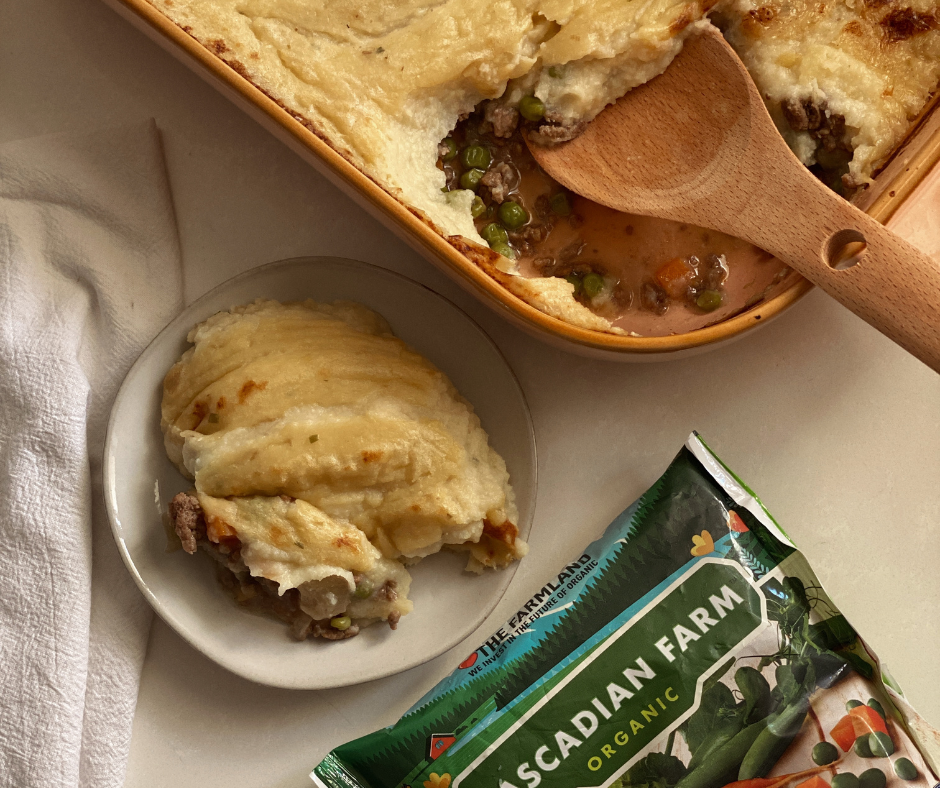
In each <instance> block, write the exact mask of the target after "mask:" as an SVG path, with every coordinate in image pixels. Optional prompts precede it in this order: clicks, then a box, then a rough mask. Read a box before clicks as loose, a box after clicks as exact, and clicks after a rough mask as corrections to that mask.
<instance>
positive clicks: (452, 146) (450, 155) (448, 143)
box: [441, 137, 457, 161]
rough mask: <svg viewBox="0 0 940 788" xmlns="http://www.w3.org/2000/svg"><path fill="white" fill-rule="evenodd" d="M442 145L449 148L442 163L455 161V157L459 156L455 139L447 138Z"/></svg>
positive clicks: (442, 157) (442, 158)
mask: <svg viewBox="0 0 940 788" xmlns="http://www.w3.org/2000/svg"><path fill="white" fill-rule="evenodd" d="M441 145H443V146H444V147H445V148H447V153H445V154H444V155H443V156H441V161H453V160H454V157H455V156H456V155H457V143H456V142H454V138H453V137H445V138H444V140H443V141H442V142H441Z"/></svg>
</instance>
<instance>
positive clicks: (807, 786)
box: [796, 774, 829, 788]
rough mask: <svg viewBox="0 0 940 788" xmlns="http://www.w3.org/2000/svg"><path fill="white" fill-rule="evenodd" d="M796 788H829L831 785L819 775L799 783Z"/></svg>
mask: <svg viewBox="0 0 940 788" xmlns="http://www.w3.org/2000/svg"><path fill="white" fill-rule="evenodd" d="M796 788H829V783H827V782H826V781H825V780H824V779H823V778H822V777H820V776H819V775H818V774H817V775H816V776H815V777H810V778H809V779H808V780H805V781H804V782H801V783H799V784H798V785H797V786H796Z"/></svg>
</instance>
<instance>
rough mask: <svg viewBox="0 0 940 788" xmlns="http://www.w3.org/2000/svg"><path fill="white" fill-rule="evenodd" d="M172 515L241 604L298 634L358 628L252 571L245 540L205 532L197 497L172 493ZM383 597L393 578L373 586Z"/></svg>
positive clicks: (391, 592)
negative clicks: (307, 607) (307, 606)
mask: <svg viewBox="0 0 940 788" xmlns="http://www.w3.org/2000/svg"><path fill="white" fill-rule="evenodd" d="M169 514H170V519H171V520H172V521H173V527H174V529H175V530H176V534H177V536H178V537H179V539H180V542H181V543H182V545H183V549H184V550H185V551H186V552H187V553H189V554H190V555H192V554H194V553H195V552H196V550H197V549H199V550H202V551H203V552H205V553H208V554H209V555H210V556H212V558H213V559H214V560H215V562H216V577H217V579H218V581H219V584H220V585H221V586H222V588H223V589H225V590H226V591H227V592H228V593H229V595H230V596H231V597H232V598H233V599H234V600H235V601H236V602H237V603H238V604H239V605H241V606H243V607H247V608H249V609H250V610H252V611H254V612H259V613H264V614H266V615H269V616H274V617H275V618H278V619H280V620H281V621H283V622H284V623H285V624H287V627H288V631H289V632H290V635H291V637H293V638H294V639H295V640H306V639H307V638H311V637H312V638H324V639H326V640H346V639H348V638H351V637H355V636H356V635H358V634H359V625H358V624H355V623H354V624H350V625H349V627H348V628H347V629H344V630H339V629H336V628H335V627H332V626H331V625H330V619H323V620H315V619H313V618H311V617H310V616H309V615H307V614H306V613H305V612H304V611H303V610H301V609H300V592H299V591H298V590H297V589H296V588H291V589H289V590H288V591H286V592H285V593H284V594H279V593H278V585H277V583H275V582H273V581H271V580H268V579H267V578H264V577H253V576H252V575H251V573H250V572H249V571H248V567H247V566H245V562H244V561H242V558H241V543H240V542H239V541H238V539H237V538H235V537H228V538H226V539H224V540H222V541H220V542H218V543H217V542H213V541H211V540H210V539H209V537H208V534H207V532H206V519H205V516H204V515H203V511H202V507H201V506H200V505H199V499H198V498H196V496H195V495H191V494H189V493H179V494H177V495H176V496H174V498H173V500H172V501H170V505H169ZM375 595H376V597H377V598H379V599H384V600H388V601H389V602H394V601H395V600H396V599H397V598H398V592H397V591H396V589H395V581H393V580H389V581H387V582H386V583H384V584H383V585H382V586H381V587H380V588H378V589H377V590H376V591H375ZM400 619H401V614H400V613H398V612H397V611H394V612H392V613H390V614H389V617H388V625H389V627H391V628H392V629H397V627H398V622H399V620H400Z"/></svg>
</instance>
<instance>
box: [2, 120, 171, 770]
mask: <svg viewBox="0 0 940 788" xmlns="http://www.w3.org/2000/svg"><path fill="white" fill-rule="evenodd" d="M181 306H182V269H181V265H180V255H179V244H178V239H177V232H176V224H175V221H174V217H173V208H172V203H171V200H170V191H169V187H168V185H167V179H166V174H165V170H164V165H163V157H162V151H161V147H160V141H159V136H158V132H157V129H156V127H155V125H154V123H153V122H152V121H149V122H147V123H142V124H137V125H134V126H126V127H121V128H114V129H108V130H104V131H100V132H96V133H93V134H83V135H78V134H64V135H55V136H49V137H41V138H37V139H30V140H24V141H20V142H12V143H7V144H5V145H0V786H3V787H4V788H7V787H9V788H32V786H37V788H38V786H42V787H43V788H49V787H50V786H69V787H70V788H72V787H73V786H77V785H80V786H94V788H110V787H111V786H114V788H117V787H118V786H120V785H122V784H123V782H124V773H125V769H126V764H127V753H128V747H129V743H130V734H131V721H132V719H133V714H134V707H135V704H136V701H137V689H138V684H139V679H140V669H141V665H142V663H143V658H144V651H145V649H146V641H147V633H148V631H149V627H150V615H151V614H150V610H149V608H148V607H147V604H146V602H145V601H144V599H143V597H141V596H140V594H139V593H138V592H137V589H136V587H135V586H134V584H133V582H132V580H131V578H130V576H129V575H128V573H127V572H126V571H125V569H124V566H123V564H122V563H121V559H120V557H119V555H118V552H117V549H116V547H115V545H114V543H113V541H112V538H111V532H110V528H109V525H108V519H107V516H106V514H105V511H104V502H103V498H102V494H101V454H102V450H103V446H104V437H105V430H106V428H107V419H108V413H109V410H110V406H111V401H112V400H113V398H114V395H115V394H116V392H117V389H118V386H119V385H120V382H121V380H122V379H123V377H124V374H125V373H126V372H127V370H128V368H129V367H130V365H131V364H132V363H133V361H134V359H135V358H136V357H137V355H138V354H139V353H140V351H141V350H142V349H143V348H144V346H145V345H146V343H147V342H148V341H149V340H150V339H151V338H152V337H153V336H154V335H155V334H156V333H157V332H158V331H159V329H160V328H162V327H163V325H164V324H165V323H166V322H167V321H168V320H169V319H170V318H171V317H172V316H173V315H174V314H176V313H177V312H178V311H179V309H180V308H181Z"/></svg>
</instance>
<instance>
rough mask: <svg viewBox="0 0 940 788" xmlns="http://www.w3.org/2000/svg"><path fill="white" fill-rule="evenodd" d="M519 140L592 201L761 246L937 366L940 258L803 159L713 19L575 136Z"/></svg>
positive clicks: (554, 173)
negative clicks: (546, 143)
mask: <svg viewBox="0 0 940 788" xmlns="http://www.w3.org/2000/svg"><path fill="white" fill-rule="evenodd" d="M529 149H530V150H531V151H532V154H533V155H534V156H535V158H536V160H537V161H538V163H539V164H540V165H541V166H542V168H543V169H544V170H545V171H546V172H548V174H549V175H551V176H552V177H553V178H554V179H555V180H557V181H559V182H560V183H562V184H563V185H564V186H566V187H567V188H569V189H571V191H573V192H575V193H577V194H580V195H582V196H584V197H587V198H588V199H590V200H593V201H594V202H597V203H600V204H601V205H606V206H608V207H610V208H614V209H616V210H618V211H625V212H627V213H637V214H645V215H648V216H658V217H661V218H664V219H672V220H674V221H679V222H689V223H691V224H697V225H701V226H703V227H710V228H713V229H715V230H719V231H721V232H724V233H727V234H728V235H733V236H737V237H738V238H743V239H744V240H746V241H750V242H751V243H752V244H754V245H755V246H759V247H761V248H762V249H766V250H767V251H768V252H770V253H771V254H773V255H774V256H775V257H777V258H778V259H779V260H781V261H783V262H784V263H786V264H787V265H789V266H790V267H791V268H794V269H796V270H797V271H799V272H800V273H801V274H803V276H805V277H806V278H807V279H809V280H811V281H812V282H814V283H816V284H817V285H819V286H820V287H821V288H822V289H823V290H825V291H826V292H827V293H829V294H830V295H831V296H833V297H834V298H835V299H836V300H838V301H840V302H841V303H842V304H844V305H845V306H847V307H848V308H849V309H851V310H852V311H853V312H854V313H855V314H856V315H858V316H859V317H861V318H862V319H863V320H865V321H867V322H868V323H870V324H871V325H873V326H874V327H875V328H877V329H878V330H879V331H881V332H883V333H884V334H886V335H887V336H889V337H890V338H891V339H893V340H894V341H895V342H897V343H898V344H899V345H901V347H903V348H906V349H907V350H908V351H910V352H911V353H912V354H914V355H915V356H916V357H917V358H919V359H920V360H921V361H923V362H924V363H925V364H927V365H928V366H930V367H932V368H933V369H934V370H935V371H940V264H938V263H937V262H935V261H934V260H932V259H931V258H930V257H928V256H927V255H925V254H923V253H922V252H920V251H919V250H917V249H915V248H914V247H913V246H911V245H910V244H909V243H907V242H906V241H903V240H902V239H901V238H899V237H898V236H896V235H895V234H894V233H892V232H890V231H889V230H886V229H885V228H884V227H883V226H882V225H880V224H879V223H878V222H876V221H875V220H874V219H872V218H871V217H869V216H867V215H866V214H864V213H862V212H861V211H860V210H858V209H857V208H855V207H854V206H852V205H850V204H849V203H848V202H846V201H845V200H843V199H842V198H841V197H839V196H837V195H836V194H835V193H833V192H832V191H830V190H829V189H828V188H827V187H826V186H824V185H823V184H822V183H821V182H820V181H818V180H817V179H816V178H815V177H814V176H813V175H812V174H811V173H810V172H809V170H807V169H806V168H805V167H804V166H803V165H802V164H801V163H800V162H799V160H798V159H797V158H796V156H794V155H793V153H792V152H791V151H790V149H789V148H788V147H787V145H786V143H785V142H784V141H783V138H782V137H781V136H780V133H779V132H778V131H777V129H776V127H775V126H774V123H773V121H772V120H771V118H770V115H769V114H768V113H767V109H766V107H765V106H764V102H763V101H762V100H761V97H760V94H759V93H758V92H757V88H756V87H755V85H754V83H753V82H752V81H751V78H750V76H749V75H748V73H747V71H746V70H745V68H744V65H743V64H742V63H741V61H740V60H739V59H738V57H737V55H736V54H735V53H734V51H733V50H732V49H731V47H730V46H728V44H727V42H726V41H725V40H724V39H723V38H722V37H721V34H720V33H719V32H718V31H717V30H715V29H714V28H712V29H710V30H707V31H705V32H703V33H701V34H699V35H697V36H695V37H694V38H690V39H689V40H688V41H686V43H685V46H684V48H683V50H682V52H681V53H680V54H679V55H678V56H677V57H676V59H675V60H674V61H673V62H672V64H671V65H670V66H669V68H667V69H666V71H665V73H663V74H662V75H661V76H659V77H657V78H656V79H654V80H652V81H651V82H649V83H647V84H646V85H642V86H641V87H638V88H636V89H635V90H632V91H630V92H629V93H627V94H626V95H625V96H624V97H623V98H621V99H620V100H619V101H617V102H616V103H615V104H613V105H611V106H610V107H608V108H607V109H605V110H604V111H603V112H602V113H601V114H600V115H598V116H597V117H596V118H595V119H594V120H593V121H592V122H591V123H589V124H588V127H587V128H586V129H585V131H584V132H583V133H582V134H581V135H580V136H578V137H576V138H575V139H573V140H571V141H570V142H565V143H561V144H558V145H555V146H552V147H543V146H540V145H537V144H534V143H530V145H529ZM863 247H864V248H863ZM860 250H862V251H860Z"/></svg>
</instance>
